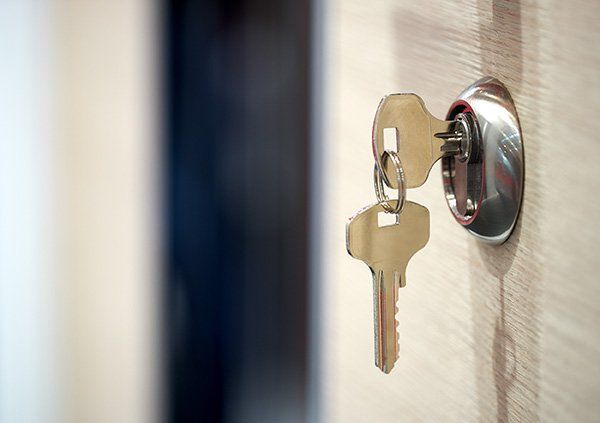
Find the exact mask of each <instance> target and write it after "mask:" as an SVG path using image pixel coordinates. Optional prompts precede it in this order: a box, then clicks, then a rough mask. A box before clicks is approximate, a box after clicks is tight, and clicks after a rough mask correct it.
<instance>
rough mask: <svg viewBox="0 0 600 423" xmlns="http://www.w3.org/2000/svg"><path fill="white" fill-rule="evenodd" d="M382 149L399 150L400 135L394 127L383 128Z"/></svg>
mask: <svg viewBox="0 0 600 423" xmlns="http://www.w3.org/2000/svg"><path fill="white" fill-rule="evenodd" d="M383 149H384V150H392V151H400V137H399V136H398V130H397V129H396V128H383Z"/></svg>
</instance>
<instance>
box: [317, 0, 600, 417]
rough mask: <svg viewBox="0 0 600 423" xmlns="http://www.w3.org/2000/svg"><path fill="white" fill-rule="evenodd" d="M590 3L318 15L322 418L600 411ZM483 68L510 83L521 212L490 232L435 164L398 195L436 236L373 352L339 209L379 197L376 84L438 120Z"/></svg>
mask: <svg viewBox="0 0 600 423" xmlns="http://www.w3.org/2000/svg"><path fill="white" fill-rule="evenodd" d="M599 17H600V3H598V2H594V1H570V2H564V1H558V0H552V1H544V2H542V1H537V2H536V1H507V0H494V1H491V0H477V1H457V2H446V1H441V0H440V1H437V0H426V1H420V2H416V1H407V0H403V1H393V0H375V1H368V2H365V1H360V0H344V1H342V0H334V1H333V2H332V3H331V4H330V5H329V8H328V13H327V16H326V37H325V38H326V46H327V47H326V66H325V68H326V70H327V76H326V94H325V98H326V119H325V122H326V125H325V126H326V128H325V137H324V138H325V139H326V142H327V145H326V147H325V148H324V150H325V151H324V154H325V156H324V172H325V174H324V181H323V184H324V188H323V189H324V198H325V201H324V203H323V205H322V207H323V209H322V211H323V216H325V217H324V232H323V240H324V241H323V242H324V245H323V247H322V250H323V251H324V252H326V254H325V256H324V257H323V259H322V261H323V264H324V274H323V283H322V300H321V301H322V305H323V306H322V321H323V327H322V329H321V357H322V363H321V369H322V380H321V387H320V388H321V392H322V400H321V405H320V413H321V419H322V421H324V422H371V423H376V422H404V421H407V422H413V421H431V422H441V421H443V422H469V421H485V422H487V421H500V422H505V421H545V422H552V421H556V422H566V421H570V422H572V421H597V420H598V419H600V401H599V400H598V398H600V337H599V336H598V335H600V283H599V282H600V277H599V269H598V267H599V262H600V260H599V259H598V242H597V239H598V232H599V223H598V222H599V220H600V199H599V196H598V193H599V192H600V150H599V149H600V140H599V139H598V133H600V123H599V119H598V118H597V116H596V115H597V113H598V111H599V110H600V72H599V67H600V48H599V46H600V28H599V26H598V18H599ZM484 75H491V76H495V77H497V78H498V79H500V80H501V81H503V82H504V83H505V84H506V85H507V86H508V88H509V89H510V91H511V94H512V95H513V97H514V100H515V102H516V105H517V110H518V113H519V118H520V122H521V126H522V130H523V135H524V145H525V163H526V182H525V197H524V203H523V210H522V214H521V216H520V218H519V221H518V225H517V228H516V230H515V232H514V233H513V235H512V236H511V238H510V239H509V241H508V242H507V243H505V244H504V245H502V246H500V247H489V246H486V245H483V244H481V243H480V242H478V241H476V240H475V239H473V238H472V237H471V236H469V235H468V234H467V233H466V232H465V231H464V230H463V229H462V228H461V227H460V226H459V225H458V224H457V223H456V222H455V221H454V220H453V218H452V216H451V214H450V212H449V211H448V209H447V206H446V203H445V200H444V196H443V190H442V183H441V176H440V169H439V164H438V165H436V166H435V167H434V169H433V171H432V173H431V176H430V177H429V180H428V181H427V183H426V184H425V185H424V186H423V187H421V188H419V189H416V190H410V191H409V197H408V198H409V199H410V200H412V201H416V202H418V203H421V204H423V205H425V206H426V207H428V209H429V210H430V212H431V238H430V241H429V244H428V245H427V246H426V247H425V249H424V250H422V251H421V252H419V253H418V254H417V255H416V256H415V257H414V258H413V259H412V261H411V262H410V264H409V267H408V271H407V286H406V287H405V288H402V289H401V290H400V295H399V310H400V311H399V314H398V319H399V321H400V327H399V332H400V359H399V362H398V363H397V365H396V368H395V369H394V370H393V372H392V373H391V374H390V375H385V374H383V373H381V372H380V371H379V370H378V369H377V368H376V367H375V365H374V358H373V328H372V324H373V323H372V290H371V276H370V272H369V270H368V268H367V267H366V266H365V265H364V264H363V263H361V262H358V261H356V260H353V259H352V258H350V257H349V256H348V255H347V253H346V250H345V232H344V228H345V223H346V221H347V218H348V217H349V216H351V215H352V214H353V213H354V212H355V211H356V210H358V209H359V208H360V207H362V206H364V205H366V204H369V203H372V202H374V201H375V197H374V193H373V188H372V166H373V158H372V154H371V146H370V132H371V124H372V119H373V116H374V113H375V109H376V107H377V104H378V102H379V99H380V98H381V97H382V96H383V95H385V94H388V93H393V92H415V93H417V94H419V95H420V96H422V97H423V99H424V101H425V103H426V104H427V106H428V108H429V110H430V111H431V112H432V113H433V114H434V115H436V116H438V117H443V116H444V115H445V113H446V111H447V108H448V107H449V105H450V104H451V103H452V101H453V99H454V98H455V97H456V95H457V94H458V93H459V92H460V91H461V90H462V89H463V88H464V87H466V86H467V85H469V84H470V83H472V82H474V81H475V80H477V79H478V78H480V77H481V76H484Z"/></svg>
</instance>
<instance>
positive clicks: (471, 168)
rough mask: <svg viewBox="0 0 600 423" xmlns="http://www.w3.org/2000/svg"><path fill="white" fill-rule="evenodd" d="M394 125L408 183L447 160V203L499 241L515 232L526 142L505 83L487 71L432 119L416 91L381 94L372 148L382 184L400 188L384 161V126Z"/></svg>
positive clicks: (478, 231) (417, 182) (479, 233)
mask: <svg viewBox="0 0 600 423" xmlns="http://www.w3.org/2000/svg"><path fill="white" fill-rule="evenodd" d="M389 128H393V129H394V130H395V131H396V136H397V137H398V140H399V142H397V153H398V156H399V158H400V160H401V162H402V164H403V168H404V173H405V177H406V185H407V186H406V187H407V188H416V187H419V186H421V185H423V183H425V181H426V180H427V177H428V175H429V172H430V170H431V167H432V166H433V164H434V163H435V162H436V161H438V160H439V159H442V176H443V183H444V191H445V196H446V200H447V202H448V206H449V207H450V210H451V212H452V214H453V216H454V218H455V219H456V220H457V221H458V222H459V223H460V224H461V225H463V226H464V227H465V228H466V229H467V230H468V231H469V232H470V233H472V234H473V235H475V236H476V237H477V238H479V239H481V240H484V241H486V242H489V243H494V244H499V243H502V242H504V241H506V239H507V238H508V236H509V235H510V233H511V232H512V230H513V228H514V225H515V223H516V219H517V216H518V213H519V209H520V206H521V198H522V192H523V179H524V178H523V146H522V142H521V131H520V128H519V121H518V118H517V113H516V109H515V106H514V103H513V101H512V98H511V96H510V94H509V92H508V90H507V89H506V87H505V86H504V85H503V84H502V83H501V82H499V81H498V80H496V79H494V78H491V77H486V78H483V79H481V80H479V81H477V82H475V83H474V84H473V85H471V86H470V87H468V88H467V89H466V90H465V91H463V93H461V95H460V96H459V98H458V99H457V100H456V102H455V103H454V104H453V105H452V107H451V108H450V112H449V113H448V116H447V119H446V120H440V119H436V118H435V117H433V116H432V115H431V114H430V113H429V112H428V111H427V109H426V108H425V105H424V104H423V101H422V100H421V99H420V98H419V97H418V96H417V95H415V94H391V95H388V96H386V97H384V98H383V99H382V100H381V102H380V104H379V107H378V109H377V113H376V115H375V121H374V124H373V154H374V156H375V160H376V162H377V164H378V166H380V168H381V169H382V175H383V179H384V181H385V183H386V184H387V185H388V186H390V187H392V188H396V185H395V179H394V178H393V172H394V166H393V164H392V163H390V161H389V160H384V159H383V158H385V155H384V154H383V152H384V137H383V134H384V131H385V130H386V129H389Z"/></svg>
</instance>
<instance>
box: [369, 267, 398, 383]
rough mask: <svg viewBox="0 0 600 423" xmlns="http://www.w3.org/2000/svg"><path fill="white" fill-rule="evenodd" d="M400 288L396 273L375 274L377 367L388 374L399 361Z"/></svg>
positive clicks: (374, 317) (382, 271) (375, 272)
mask: <svg viewBox="0 0 600 423" xmlns="http://www.w3.org/2000/svg"><path fill="white" fill-rule="evenodd" d="M398 288H399V286H398V282H397V278H396V277H395V272H394V271H384V270H381V269H380V270H377V271H374V272H373V320H374V324H375V328H374V329H375V330H374V332H375V365H376V366H377V367H378V368H379V369H380V370H381V371H382V372H384V373H386V374H387V373H390V372H391V371H392V369H393V368H394V365H395V364H396V361H397V360H398V322H397V320H396V313H397V312H398V304H397V302H398Z"/></svg>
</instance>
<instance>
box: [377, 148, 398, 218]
mask: <svg viewBox="0 0 600 423" xmlns="http://www.w3.org/2000/svg"><path fill="white" fill-rule="evenodd" d="M388 158H390V159H391V160H392V163H393V164H394V169H395V170H396V180H397V181H398V201H396V207H392V206H391V204H390V199H389V197H388V196H387V195H386V193H385V189H384V188H383V178H384V177H383V170H382V169H381V168H380V167H379V164H377V162H375V166H374V168H373V185H374V186H375V195H376V196H377V201H378V202H379V204H381V206H382V207H383V209H384V210H385V211H386V213H395V214H398V213H400V212H401V211H402V209H404V203H405V199H406V185H405V179H404V169H403V168H402V162H401V161H400V157H398V153H396V152H395V151H392V150H385V151H384V152H383V154H382V155H381V164H382V165H383V164H384V163H385V160H386V159H388Z"/></svg>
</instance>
